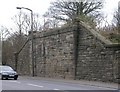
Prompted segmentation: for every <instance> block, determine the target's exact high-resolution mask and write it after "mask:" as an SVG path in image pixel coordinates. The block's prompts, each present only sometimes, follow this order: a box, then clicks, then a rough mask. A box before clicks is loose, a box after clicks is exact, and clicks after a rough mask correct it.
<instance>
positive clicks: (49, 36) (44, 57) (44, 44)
mask: <svg viewBox="0 0 120 92" xmlns="http://www.w3.org/2000/svg"><path fill="white" fill-rule="evenodd" d="M72 29H73V28H72V27H69V28H67V29H66V28H63V29H60V30H59V29H56V30H50V31H48V32H41V33H40V34H37V35H36V40H35V41H36V42H35V43H36V46H35V47H34V48H36V69H35V70H36V72H35V73H36V75H37V76H42V77H51V78H54V77H56V78H69V79H73V78H74V76H73V75H74V74H73V73H74V62H73V61H74V60H73V49H74V48H73V31H72Z"/></svg>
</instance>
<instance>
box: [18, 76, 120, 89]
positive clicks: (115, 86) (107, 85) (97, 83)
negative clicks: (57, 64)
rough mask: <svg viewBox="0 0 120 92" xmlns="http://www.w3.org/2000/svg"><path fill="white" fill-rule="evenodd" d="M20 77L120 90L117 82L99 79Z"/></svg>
mask: <svg viewBox="0 0 120 92" xmlns="http://www.w3.org/2000/svg"><path fill="white" fill-rule="evenodd" d="M19 78H20V79H22V78H24V79H25V78H26V79H32V80H38V79H39V80H44V81H53V82H62V83H70V84H80V85H89V86H96V87H103V88H111V89H115V90H118V89H119V90H120V84H117V83H108V82H101V81H87V80H70V79H57V78H54V79H53V78H45V77H28V76H24V77H22V76H19Z"/></svg>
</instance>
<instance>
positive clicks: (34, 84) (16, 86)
mask: <svg viewBox="0 0 120 92" xmlns="http://www.w3.org/2000/svg"><path fill="white" fill-rule="evenodd" d="M2 90H116V88H111V87H103V86H94V85H84V84H80V83H75V82H68V81H67V82H66V81H56V80H49V79H47V80H46V79H40V78H33V77H19V79H18V80H11V79H9V80H2Z"/></svg>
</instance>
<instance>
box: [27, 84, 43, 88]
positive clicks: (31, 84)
mask: <svg viewBox="0 0 120 92" xmlns="http://www.w3.org/2000/svg"><path fill="white" fill-rule="evenodd" d="M28 85H30V86H35V87H40V88H43V87H44V86H40V85H35V84H28Z"/></svg>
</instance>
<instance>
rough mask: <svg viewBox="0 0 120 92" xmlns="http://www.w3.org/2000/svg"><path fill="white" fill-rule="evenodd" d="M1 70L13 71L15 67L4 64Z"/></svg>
mask: <svg viewBox="0 0 120 92" xmlns="http://www.w3.org/2000/svg"><path fill="white" fill-rule="evenodd" d="M0 70H1V71H13V69H12V68H11V67H7V66H2V67H0Z"/></svg>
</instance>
